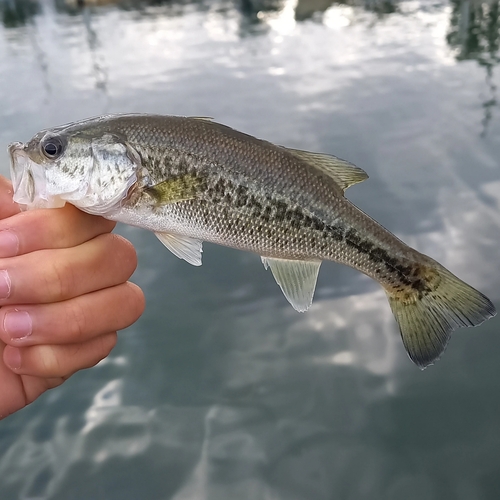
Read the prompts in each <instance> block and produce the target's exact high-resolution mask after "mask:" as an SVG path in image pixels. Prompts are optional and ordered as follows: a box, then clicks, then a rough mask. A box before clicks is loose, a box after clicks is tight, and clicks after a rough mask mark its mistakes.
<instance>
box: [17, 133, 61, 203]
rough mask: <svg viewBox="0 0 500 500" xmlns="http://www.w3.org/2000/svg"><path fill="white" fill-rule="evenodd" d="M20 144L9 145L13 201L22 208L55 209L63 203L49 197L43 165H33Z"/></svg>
mask: <svg viewBox="0 0 500 500" xmlns="http://www.w3.org/2000/svg"><path fill="white" fill-rule="evenodd" d="M26 148H27V147H26V145H25V144H23V143H22V142H13V143H12V144H10V145H9V147H8V151H9V155H10V176H11V179H12V186H13V188H14V197H13V199H14V201H15V202H16V203H18V204H19V205H23V206H24V208H27V209H32V208H57V207H62V206H64V204H65V201H64V200H62V199H61V198H60V197H59V196H49V195H48V193H47V179H46V175H45V168H44V167H43V165H39V164H38V163H35V162H34V161H33V160H32V159H31V158H30V157H29V155H28V153H27V151H26Z"/></svg>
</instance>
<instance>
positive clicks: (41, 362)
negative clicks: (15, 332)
mask: <svg viewBox="0 0 500 500" xmlns="http://www.w3.org/2000/svg"><path fill="white" fill-rule="evenodd" d="M31 349H34V350H36V353H37V357H36V359H37V361H36V364H37V368H38V371H40V372H41V375H43V376H53V375H57V374H59V373H60V371H61V365H60V362H59V358H58V357H57V355H56V352H55V347H53V346H50V345H41V346H37V347H32V348H31Z"/></svg>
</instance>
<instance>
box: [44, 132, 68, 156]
mask: <svg viewBox="0 0 500 500" xmlns="http://www.w3.org/2000/svg"><path fill="white" fill-rule="evenodd" d="M42 151H43V154H44V155H45V156H46V157H47V158H48V159H49V160H54V159H56V158H59V156H61V153H62V151H63V143H62V141H61V139H60V138H59V137H49V138H47V140H46V141H44V142H43V144H42Z"/></svg>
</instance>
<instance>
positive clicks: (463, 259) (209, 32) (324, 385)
mask: <svg viewBox="0 0 500 500" xmlns="http://www.w3.org/2000/svg"><path fill="white" fill-rule="evenodd" d="M496 8H497V4H488V3H477V4H473V3H469V4H465V3H463V2H462V3H460V4H458V3H455V4H452V5H451V6H450V4H448V3H445V2H437V3H436V2H433V1H431V0H420V1H417V2H413V1H412V2H401V1H392V2H388V1H385V0H384V1H382V0H380V1H375V0H373V1H361V0H348V1H346V2H336V3H334V2H331V1H329V0H310V1H306V0H304V1H303V0H298V1H297V0H293V1H289V0H283V1H276V2H274V1H269V2H267V1H262V2H260V1H250V0H246V1H243V0H241V1H240V0H214V1H209V0H200V1H197V2H190V1H187V0H185V1H173V0H171V1H167V0H164V1H156V0H145V1H139V0H120V1H118V2H117V3H113V2H108V1H106V0H104V1H100V0H96V1H90V0H85V2H81V1H80V2H78V1H77V0H75V1H71V0H55V1H53V0H40V1H39V2H37V3H30V2H27V1H26V0H24V1H23V2H22V1H19V0H17V1H16V0H8V1H6V0H0V9H1V12H2V19H3V24H0V103H1V106H0V147H1V144H4V145H6V144H7V143H9V142H11V141H13V140H26V139H28V138H29V137H31V136H32V134H33V133H34V132H36V131H37V130H39V129H42V128H44V127H47V126H53V125H55V124H57V123H63V122H67V121H70V120H74V119H79V118H83V117H85V116H89V115H97V114H101V113H105V112H124V111H127V112H128V111H137V112H159V113H168V114H184V115H186V114H187V115H197V116H200V115H201V116H213V117H215V118H216V119H217V120H218V121H221V122H224V123H227V124H228V125H231V126H234V127H235V128H238V129H241V130H242V131H245V132H249V133H251V134H254V135H257V136H259V137H263V138H267V139H270V140H272V141H273V142H276V143H279V144H285V145H289V146H291V147H297V148H300V149H309V150H316V151H324V152H328V153H333V154H337V155H338V156H341V157H345V158H347V159H349V160H351V161H353V162H354V163H356V164H358V165H359V166H360V167H362V168H364V169H365V170H366V171H368V172H369V174H370V179H369V180H367V181H366V182H364V183H362V184H360V185H358V186H355V187H353V188H351V189H349V191H348V197H349V198H350V199H352V200H353V201H354V202H355V203H356V204H357V205H359V206H360V207H361V208H362V209H364V210H365V211H366V212H367V213H369V214H370V215H372V216H373V217H374V218H375V219H377V220H378V221H380V222H381V223H382V224H384V225H385V226H387V227H388V228H389V229H391V230H392V231H394V232H395V233H396V234H397V235H398V236H400V237H401V238H403V239H404V240H405V241H406V242H407V243H409V244H411V245H412V246H414V247H416V248H417V249H418V250H420V251H423V252H425V253H427V254H429V255H431V256H432V257H434V258H436V259H437V260H439V261H441V262H442V263H443V264H444V265H446V266H447V267H449V268H450V270H452V271H453V272H455V273H456V274H457V275H459V276H460V277H462V278H463V279H465V280H466V281H467V282H470V283H471V284H473V285H474V286H476V287H478V288H479V289H481V290H482V291H483V292H484V293H486V294H487V295H489V296H490V298H491V299H492V300H493V301H494V302H495V303H496V304H498V299H499V297H500V292H499V291H500V276H499V273H498V269H497V267H498V266H497V265H496V263H497V262H499V261H500V244H499V234H500V226H499V221H500V196H499V193H500V168H499V161H498V158H500V141H499V137H500V121H499V119H498V116H495V114H494V113H492V112H491V110H492V109H493V106H494V105H495V94H494V92H495V89H496V85H498V76H497V74H496V73H497V71H496V70H495V67H496V64H497V43H498V26H497V24H496V17H495V16H496V15H497V14H495V12H496V11H495V12H494V9H496ZM6 12H7V13H8V15H7V17H6V15H5V13H6ZM6 19H8V21H6ZM485 71H486V74H487V78H488V80H487V82H489V83H488V84H489V87H488V88H489V89H490V90H489V92H491V93H490V94H489V95H487V96H485V97H484V103H485V106H484V109H485V110H486V115H485V114H484V111H483V107H482V106H481V103H480V102H479V99H478V96H481V95H482V93H484V92H485V86H484V73H485ZM481 119H484V122H483V125H484V127H486V125H487V126H488V136H487V137H486V138H481V137H479V134H480V132H481V128H482V125H481ZM7 171H8V159H7V155H6V154H4V155H0V172H3V173H6V172H7ZM118 230H119V231H120V232H121V233H122V234H124V235H125V236H126V237H127V238H129V239H130V240H131V241H132V242H133V244H134V245H135V246H136V248H137V250H138V254H139V269H138V271H137V273H136V274H135V275H134V280H135V281H136V282H137V283H138V284H139V285H140V286H142V287H143V289H144V290H145V293H146V297H147V309H146V313H145V314H144V316H143V317H142V318H141V320H140V321H139V322H138V323H137V324H135V325H134V326H133V327H131V328H130V329H128V330H127V331H125V332H122V333H121V334H120V339H119V342H118V345H117V347H116V349H115V350H114V352H113V353H112V355H111V356H110V357H109V358H108V359H106V360H105V361H104V362H102V363H100V364H99V365H98V366H97V367H95V368H93V369H92V370H87V371H83V372H80V373H79V374H77V375H75V376H74V377H72V379H71V380H69V381H68V382H67V383H65V384H63V385H62V386H61V387H59V388H58V389H56V390H54V391H51V392H50V393H48V394H46V395H45V396H43V397H42V398H40V399H39V400H38V401H37V402H36V403H35V404H33V405H31V406H30V407H29V408H26V409H25V410H23V411H21V412H19V413H17V414H16V415H13V416H11V417H10V418H8V419H6V420H4V421H2V422H0V450H2V452H1V453H0V484H1V489H0V497H1V500H19V499H24V498H25V499H29V498H32V499H34V498H37V499H42V498H43V499H44V500H59V499H60V500H68V498H72V499H75V500H80V499H81V500H88V499H90V498H91V499H96V500H115V499H116V500H118V499H119V500H129V499H130V500H136V499H137V498H151V499H153V498H158V499H162V500H163V499H176V500H194V499H196V500H199V499H200V500H234V499H238V500H270V499H272V500H331V499H332V498H334V499H344V498H346V499H347V498H353V499H355V500H400V499H405V500H422V499H425V500H442V499H447V498H454V499H455V498H457V499H458V498H466V499H467V500H476V499H477V500H496V498H497V492H498V491H499V490H500V484H499V480H500V479H499V475H498V454H499V450H500V432H499V428H498V421H499V418H500V403H499V398H498V397H497V395H498V394H499V393H500V385H499V384H500V382H499V381H500V376H499V375H500V374H499V372H498V356H497V355H496V353H497V352H498V350H499V349H500V337H499V335H498V332H499V330H500V327H499V325H500V318H495V319H493V320H490V321H489V322H487V323H486V324H485V325H483V326H481V327H480V328H477V329H474V330H471V331H467V330H466V329H464V330H462V331H459V332H457V333H456V334H455V335H454V336H453V339H452V341H451V343H450V347H449V348H448V350H447V352H446V354H445V355H444V357H443V359H442V360H441V361H439V363H438V364H437V365H436V366H435V367H431V368H429V369H428V370H426V371H424V372H420V371H419V370H417V369H415V367H413V366H412V365H411V362H410V361H409V360H408V359H407V357H406V355H405V352H404V348H403V346H402V343H401V341H400V339H399V335H398V332H397V327H396V324H395V321H394V319H393V317H392V314H391V312H390V308H389V305H388V303H387V300H386V298H385V296H384V293H383V291H382V290H381V289H380V288H379V287H378V286H377V285H376V283H374V282H372V281H370V280H369V279H368V278H366V277H364V276H362V275H361V274H359V273H356V272H354V271H353V270H351V269H349V268H346V267H343V266H336V265H334V264H332V263H325V264H324V265H323V266H322V270H321V273H320V276H319V281H318V288H317V293H316V299H315V303H314V305H313V307H312V309H311V311H309V312H308V313H307V314H302V315H300V314H298V313H296V312H295V311H293V310H292V309H291V308H290V306H289V305H288V304H287V302H286V300H285V299H284V297H283V296H282V294H281V292H280V291H279V288H278V287H277V286H276V284H275V282H274V280H273V278H272V276H271V275H270V274H269V273H266V272H265V271H264V268H263V267H262V264H261V262H260V259H259V258H258V256H255V255H251V254H248V253H243V252H237V251H233V250H229V249H225V248H221V247H216V246H214V245H208V244H207V245H206V246H205V249H204V250H205V252H204V265H203V266H202V267H201V268H193V267H191V266H189V265H188V264H186V263H185V262H182V261H180V260H178V259H176V258H175V257H174V256H172V255H170V254H169V253H168V252H167V251H166V250H165V249H164V248H163V247H162V246H161V244H160V243H159V242H158V241H157V239H156V238H155V237H154V235H152V234H150V233H146V232H141V231H138V230H135V229H133V228H129V227H119V229H118Z"/></svg>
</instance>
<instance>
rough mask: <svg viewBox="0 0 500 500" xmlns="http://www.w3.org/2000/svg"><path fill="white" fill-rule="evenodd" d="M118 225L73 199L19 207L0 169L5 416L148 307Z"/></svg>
mask: <svg viewBox="0 0 500 500" xmlns="http://www.w3.org/2000/svg"><path fill="white" fill-rule="evenodd" d="M114 226H115V223H114V222H111V221H108V220H106V219H103V218H101V217H96V216H92V215H88V214H85V213H83V212H81V211H79V210H77V209H75V208H74V207H72V206H71V205H66V206H65V207H64V208H59V209H50V210H34V211H28V212H20V209H19V207H18V205H16V204H15V203H14V202H13V201H12V186H11V184H10V182H9V181H7V180H6V179H5V178H3V177H1V176H0V418H4V417H6V416H8V415H10V414H11V413H14V412H15V411H17V410H20V409H21V408H23V407H24V406H26V405H27V404H30V403H31V402H33V401H34V400H35V399H37V398H38V397H39V396H40V395H41V394H43V393H44V392H45V391H46V390H48V389H52V388H54V387H57V386H58V385H60V384H62V383H63V382H64V381H65V380H66V379H67V378H69V377H70V376H71V375H72V374H74V373H75V372H76V371H78V370H82V369H84V368H90V367H91V366H94V365H95V364H97V363H98V362H99V361H101V360H102V359H103V358H105V357H106V356H107V355H108V354H109V353H110V352H111V349H113V347H114V346H115V343H116V340H117V333H116V332H117V330H121V329H123V328H126V327H127V326H129V325H131V324H132V323H133V322H134V321H136V320H137V319H138V318H139V316H140V315H141V314H142V312H143V310H144V295H143V293H142V291H141V289H140V288H139V287H138V286H136V285H134V284H133V283H130V282H128V281H127V280H128V279H129V278H130V276H131V275H132V273H133V272H134V270H135V268H136V265H137V257H136V253H135V250H134V248H133V247H132V245H131V244H130V243H129V242H128V241H127V240H125V239H124V238H122V237H121V236H118V235H116V234H111V231H112V230H113V228H114Z"/></svg>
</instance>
